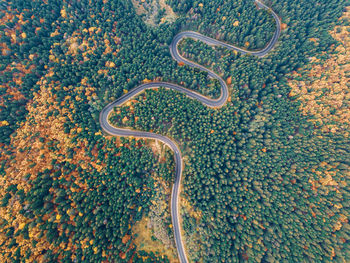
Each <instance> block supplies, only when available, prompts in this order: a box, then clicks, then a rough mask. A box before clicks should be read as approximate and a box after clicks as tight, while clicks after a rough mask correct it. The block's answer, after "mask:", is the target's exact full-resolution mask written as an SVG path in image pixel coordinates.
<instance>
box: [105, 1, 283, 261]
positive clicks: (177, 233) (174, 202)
mask: <svg viewBox="0 0 350 263" xmlns="http://www.w3.org/2000/svg"><path fill="white" fill-rule="evenodd" d="M255 2H256V4H257V6H258V7H259V8H262V9H265V10H268V11H270V13H271V14H272V16H273V17H274V19H275V21H276V31H275V33H274V35H273V37H272V39H271V41H270V42H269V43H268V45H267V46H266V47H265V48H264V49H262V50H259V51H248V50H244V49H241V48H239V47H236V46H233V45H230V44H227V43H224V42H221V41H219V40H216V39H213V38H210V37H207V36H203V35H201V34H200V33H196V32H192V31H185V32H181V33H179V34H177V35H176V36H175V37H174V39H173V41H172V43H171V44H170V52H171V55H172V57H173V58H174V59H175V60H176V61H178V62H183V63H184V64H186V65H188V66H190V67H195V68H199V69H201V70H203V71H206V72H207V73H208V75H209V76H210V77H212V78H215V79H217V80H218V81H219V82H220V85H221V95H220V98H218V99H209V98H207V97H204V96H203V95H201V94H199V93H196V92H194V91H191V90H189V89H186V88H184V87H181V86H178V85H176V84H172V83H167V82H153V83H147V84H143V85H140V86H138V87H136V88H134V89H132V90H131V91H130V92H128V93H127V94H125V95H123V96H121V97H120V98H119V99H117V100H115V101H114V102H112V103H110V104H108V105H107V106H106V107H105V108H104V109H103V110H102V111H101V113H100V124H101V127H102V129H103V131H104V132H106V133H107V134H110V135H113V136H133V137H138V138H147V139H155V140H159V141H162V142H163V143H165V144H166V145H168V146H169V147H170V148H171V149H172V150H173V151H174V155H175V182H174V185H173V189H172V194H171V218H172V223H173V228H174V237H175V243H176V247H177V251H178V256H179V260H180V262H181V263H187V262H188V260H187V256H186V253H185V249H184V245H183V241H182V238H181V237H182V236H181V227H180V222H179V209H178V203H179V202H178V201H179V193H180V182H181V175H182V170H183V162H182V156H181V152H180V150H179V147H178V146H177V144H176V143H175V142H174V141H173V140H171V139H169V138H168V137H166V136H162V135H158V134H155V133H151V132H142V131H135V130H130V129H124V128H117V127H114V126H112V124H111V123H110V122H109V119H108V118H109V114H110V113H111V112H112V111H113V109H114V108H115V107H117V106H121V105H122V104H123V103H125V102H126V101H128V100H130V99H131V98H132V97H135V96H136V95H138V94H139V93H140V92H142V91H144V90H146V89H155V88H159V87H164V88H168V89H173V90H177V91H179V92H182V93H184V94H186V95H187V96H188V97H190V98H192V99H196V100H198V101H200V102H201V103H203V104H204V105H206V106H208V107H221V106H223V105H225V104H226V101H227V99H228V87H227V85H226V83H225V81H224V80H223V79H222V78H221V77H220V76H219V75H217V74H216V73H214V72H213V71H211V70H209V69H207V68H205V67H203V66H201V65H198V64H196V63H194V62H191V61H189V60H187V59H185V58H184V57H182V56H181V55H180V54H179V51H178V44H179V42H180V41H181V40H182V39H184V38H193V39H196V40H200V41H202V42H204V43H207V44H210V45H215V46H221V47H225V48H228V49H230V50H236V51H238V52H240V53H242V54H251V55H255V56H258V57H263V56H265V55H266V54H268V53H269V52H270V51H271V50H272V49H273V47H274V46H275V44H276V43H277V40H278V38H279V36H280V33H281V23H280V20H279V18H278V16H277V15H276V13H275V12H274V11H273V10H272V9H270V8H269V7H267V6H266V5H264V4H263V3H262V2H260V1H259V0H255Z"/></svg>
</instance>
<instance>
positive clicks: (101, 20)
mask: <svg viewBox="0 0 350 263" xmlns="http://www.w3.org/2000/svg"><path fill="white" fill-rule="evenodd" d="M135 1H136V2H140V3H141V4H140V3H137V4H138V5H137V6H139V5H146V4H150V3H151V1H148V0H147V1H137V0H98V1H91V0H90V1H89V0H81V1H56V0H52V1H41V0H33V1H23V0H11V1H6V2H1V3H0V7H1V10H0V19H1V25H0V27H1V31H0V37H1V41H0V42H1V58H0V59H1V63H0V72H1V74H0V78H1V84H0V144H1V150H0V154H1V155H0V186H1V190H0V261H1V262H22V261H27V262H41V261H44V262H46V261H47V262H49V261H62V262H71V261H89V262H91V261H93V262H101V261H108V262H109V261H116V262H169V261H170V260H171V259H170V257H167V256H165V255H164V254H162V252H161V251H160V250H157V251H154V252H152V251H146V250H145V249H143V248H142V245H140V244H138V243H137V234H135V233H134V227H135V226H136V225H137V223H138V222H140V221H141V220H142V219H144V218H147V217H150V216H151V215H152V214H155V212H154V204H155V203H156V202H157V201H158V200H159V198H163V199H164V203H165V204H166V202H167V201H166V198H165V197H160V192H159V190H157V187H156V185H157V183H159V182H161V184H162V185H163V187H164V188H161V189H171V187H170V186H171V184H172V182H173V180H174V178H173V169H174V162H173V159H172V155H171V154H170V153H169V152H168V151H166V154H164V156H163V154H161V153H159V151H156V150H154V149H153V148H154V147H151V142H149V141H144V140H136V139H133V138H112V137H108V136H104V135H103V134H102V132H101V129H100V125H99V123H98V116H99V113H100V111H101V109H102V108H103V107H104V106H105V105H106V104H107V103H109V102H111V101H113V100H114V99H116V98H118V97H120V96H121V95H122V94H125V93H127V92H128V91H130V90H131V89H132V88H134V87H136V86H137V85H139V84H141V83H145V82H150V81H168V82H171V83H176V84H180V85H183V86H185V87H187V88H189V89H192V90H194V91H198V92H200V93H202V94H204V95H206V96H210V97H217V96H218V95H219V92H220V89H219V84H218V83H217V82H216V81H214V80H212V79H209V78H208V76H207V74H206V73H204V72H200V71H198V70H196V69H193V68H190V67H187V66H184V65H179V64H177V63H176V62H175V61H174V60H173V59H172V57H171V55H170V52H169V48H168V45H169V44H170V42H171V40H172V38H173V37H174V36H175V35H176V34H177V33H178V32H180V31H182V30H194V31H197V32H200V33H203V34H205V35H208V36H211V37H214V38H217V39H220V40H223V41H226V42H228V43H232V44H236V45H239V46H241V47H244V48H247V49H251V50H256V49H261V48H262V47H264V46H266V44H267V43H268V41H269V40H270V38H271V36H272V34H273V32H274V30H275V23H274V22H273V19H272V18H271V15H270V14H269V13H268V12H267V11H264V10H259V9H258V8H257V7H256V5H255V4H254V2H253V1H250V0H240V1H227V0H219V1H210V0H201V1H197V0H195V1H194V0H179V1H174V0H168V1H159V3H160V2H161V3H162V4H168V5H166V7H167V8H172V10H173V11H175V13H176V19H173V20H166V19H163V20H162V17H163V15H164V14H166V13H168V11H161V12H160V14H158V17H155V19H156V20H155V23H152V24H148V23H145V21H144V20H145V19H144V15H140V16H139V15H137V12H138V10H136V9H135V6H136V5H135ZM265 3H266V4H267V5H269V6H271V7H272V8H273V9H274V10H275V11H276V13H277V14H278V15H279V16H280V18H281V20H282V26H283V31H282V35H281V37H280V39H279V42H278V45H277V46H276V48H275V49H274V50H273V52H272V53H271V54H269V55H268V56H266V57H264V58H257V57H254V56H250V55H241V54H239V53H236V52H233V51H227V50H225V49H221V48H214V47H210V46H207V45H205V44H203V43H201V42H198V41H193V40H190V39H186V40H184V41H183V42H182V43H180V46H179V50H180V52H181V54H183V55H184V56H185V57H187V58H188V59H190V60H193V61H195V62H197V63H199V64H202V65H205V66H206V67H208V68H212V69H213V70H214V71H215V72H217V73H218V74H220V76H222V77H223V78H224V79H225V80H227V83H228V84H229V85H230V98H229V102H228V103H227V105H226V106H224V107H223V108H221V109H210V108H207V107H205V106H203V105H202V104H200V103H199V102H197V101H194V100H191V99H189V98H187V97H186V96H185V95H183V94H180V93H178V92H175V91H170V90H166V89H163V88H161V89H158V90H149V91H146V92H145V93H142V94H141V95H140V96H138V97H136V98H135V99H134V100H133V101H131V102H130V103H128V104H126V105H124V106H122V107H120V108H117V109H115V112H114V113H113V114H112V115H111V119H110V120H111V121H112V122H113V123H114V124H115V125H116V126H118V127H119V126H123V127H132V128H134V129H137V130H143V131H152V132H156V133H159V134H163V135H167V136H169V137H171V138H173V139H174V140H175V141H176V142H178V144H179V145H180V147H181V151H182V154H183V156H184V162H185V170H184V176H183V180H182V184H183V187H182V204H183V209H182V212H181V217H182V219H183V223H182V225H183V229H184V231H183V232H184V240H185V243H186V247H187V248H189V249H188V251H187V253H188V257H189V259H190V260H191V261H192V262H197V261H199V262H238V261H252V262H253V261H258V262H260V261H263V262H274V261H277V262H279V261H293V262H301V261H305V260H306V261H316V262H318V261H320V262H328V261H332V260H333V261H336V262H347V261H349V252H348V251H349V234H350V233H349V224H348V216H349V215H348V213H349V207H348V200H349V190H348V184H349V165H350V163H349V160H350V154H349V145H350V142H349V136H348V135H349V134H348V127H349V126H347V125H348V124H347V122H346V121H344V118H345V119H346V116H347V115H346V113H345V112H346V111H345V110H346V108H347V107H348V106H347V105H349V104H348V103H349V97H348V95H347V94H348V93H346V89H344V88H343V89H342V91H341V92H342V93H341V94H342V95H341V96H334V97H333V98H334V99H335V100H336V105H337V106H336V107H328V106H327V105H329V104H332V103H333V101H329V100H326V99H324V98H326V97H327V96H329V94H330V93H332V94H334V92H335V88H334V87H337V92H340V91H339V86H341V87H344V85H348V84H346V79H347V78H348V76H347V75H346V70H344V73H342V74H341V75H342V76H343V78H344V79H343V80H341V81H338V80H336V79H335V80H334V85H335V86H334V87H333V86H332V87H330V85H333V84H332V83H333V82H331V80H333V78H335V77H332V78H330V77H328V78H327V76H332V75H328V73H327V74H326V73H325V74H323V76H322V77H325V76H324V75H326V77H325V79H324V80H323V81H324V82H327V81H328V82H327V83H329V85H324V86H322V89H321V90H317V89H316V87H315V86H320V85H317V84H316V85H313V86H312V85H311V84H312V83H313V81H314V79H315V78H316V79H317V78H321V76H319V75H317V74H318V71H319V70H315V68H316V69H320V68H319V67H321V66H320V65H323V63H326V62H325V61H327V63H332V64H330V65H334V64H339V65H346V63H348V61H346V59H344V58H343V59H341V57H339V58H338V59H339V60H335V61H337V62H332V59H334V58H333V56H336V55H337V56H340V55H339V54H348V53H346V51H344V50H342V49H339V47H344V49H346V47H349V45H348V43H349V42H348V38H346V37H348V30H349V21H348V17H349V15H348V14H349V12H347V13H345V15H344V17H343V18H342V19H339V18H340V17H341V16H342V14H343V13H344V11H345V5H346V1H343V0H328V1H319V0H301V1H291V0H278V1H277V0H276V1H275V0H269V1H265ZM140 8H141V7H140ZM335 26H336V29H335V31H334V33H333V34H332V35H331V34H329V31H331V30H333V29H334V27H335ZM338 31H339V32H338ZM343 31H344V32H345V33H344V32H343ZM341 33H342V35H341V36H342V37H339V38H338V37H336V35H337V34H341ZM344 36H345V37H344ZM344 39H345V40H344ZM346 39H347V40H346ZM346 41H347V42H346ZM346 50H347V49H346ZM341 52H343V53H341ZM344 52H345V53H344ZM343 56H345V57H346V56H347V55H343ZM338 61H339V62H338ZM327 68H329V67H328V66H327V67H324V68H322V67H321V69H320V70H322V71H323V70H326V69H327ZM329 74H330V73H329ZM338 75H340V74H338ZM312 78H314V79H312ZM337 83H338V84H337ZM339 83H341V84H339ZM309 85H310V86H309ZM347 88H348V86H347ZM299 89H300V90H299ZM328 89H329V90H328ZM315 90H316V91H317V92H316V91H315ZM330 90H331V91H330ZM337 94H338V93H337ZM309 95H312V96H311V97H310V96H309ZM307 96H309V97H307ZM314 101H316V102H315V103H314V104H313V103H312V102H314ZM314 105H317V107H315V106H314ZM325 108H327V109H329V110H327V111H325V110H324V109H325ZM310 109H312V110H310ZM329 115H332V116H340V117H334V118H327V119H326V117H327V116H329ZM158 188H159V187H158ZM168 191H169V190H168ZM164 195H169V193H164ZM185 204H186V205H185ZM152 209H153V210H152ZM162 209H164V211H168V210H169V206H168V205H164V206H162ZM162 216H163V215H162ZM162 220H163V221H164V222H166V223H164V224H165V225H166V226H164V227H165V229H166V231H167V232H168V235H169V237H172V233H171V223H170V222H171V221H170V219H169V214H166V215H164V217H162ZM152 239H154V240H155V241H157V240H158V241H162V240H165V238H164V239H163V238H161V236H160V235H157V233H153V235H152ZM160 243H161V242H160ZM171 245H172V246H173V244H170V246H171ZM194 247H195V248H194ZM190 248H191V249H190ZM192 248H193V249H192ZM175 257H176V255H175Z"/></svg>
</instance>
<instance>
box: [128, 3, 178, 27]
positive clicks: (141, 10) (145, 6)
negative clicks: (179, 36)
mask: <svg viewBox="0 0 350 263" xmlns="http://www.w3.org/2000/svg"><path fill="white" fill-rule="evenodd" d="M131 1H132V3H133V5H134V7H135V9H136V14H138V15H142V16H144V21H145V23H146V24H148V25H150V26H158V25H161V24H163V23H166V22H168V23H172V22H174V21H175V20H176V18H177V16H176V14H175V13H174V11H173V9H172V8H171V7H170V6H169V5H167V4H166V3H165V0H131Z"/></svg>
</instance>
